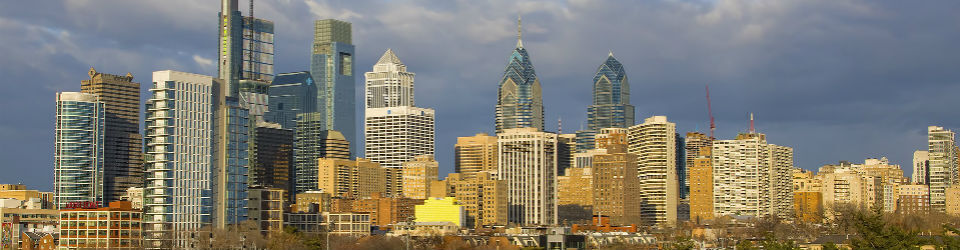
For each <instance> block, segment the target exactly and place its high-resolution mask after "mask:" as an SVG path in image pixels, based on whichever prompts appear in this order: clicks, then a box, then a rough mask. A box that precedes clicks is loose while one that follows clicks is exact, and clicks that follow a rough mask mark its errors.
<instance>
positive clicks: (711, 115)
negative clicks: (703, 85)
mask: <svg viewBox="0 0 960 250" xmlns="http://www.w3.org/2000/svg"><path fill="white" fill-rule="evenodd" d="M707 114H708V115H710V139H716V137H713V131H714V130H717V124H716V123H714V121H713V108H712V107H710V84H707Z"/></svg>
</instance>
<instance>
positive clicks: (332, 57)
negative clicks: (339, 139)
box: [310, 19, 357, 157]
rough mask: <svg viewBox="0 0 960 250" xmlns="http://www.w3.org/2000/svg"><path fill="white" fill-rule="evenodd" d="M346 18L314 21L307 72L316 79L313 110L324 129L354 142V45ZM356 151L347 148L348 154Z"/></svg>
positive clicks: (351, 154)
mask: <svg viewBox="0 0 960 250" xmlns="http://www.w3.org/2000/svg"><path fill="white" fill-rule="evenodd" d="M351 26H352V25H351V24H350V23H349V22H345V21H340V20H334V19H324V20H317V21H316V22H315V23H314V37H313V53H312V55H311V58H310V75H311V76H313V80H314V81H316V85H317V86H316V87H317V110H316V111H317V112H319V113H321V115H322V116H323V120H324V125H325V126H326V127H327V130H337V131H340V132H342V133H343V136H344V137H346V138H347V141H349V142H351V143H357V141H356V136H357V122H356V120H357V111H356V110H355V109H356V106H357V104H356V103H357V101H356V97H355V93H356V82H355V80H354V71H353V55H354V47H353V42H352V30H351V29H352V28H351ZM354 155H356V154H355V153H354V150H353V149H352V148H351V149H350V156H351V157H353V156H354Z"/></svg>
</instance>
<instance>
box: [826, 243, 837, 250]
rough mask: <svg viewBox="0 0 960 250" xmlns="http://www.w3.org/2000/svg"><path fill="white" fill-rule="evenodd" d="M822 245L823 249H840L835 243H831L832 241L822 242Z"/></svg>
mask: <svg viewBox="0 0 960 250" xmlns="http://www.w3.org/2000/svg"><path fill="white" fill-rule="evenodd" d="M822 247H823V248H822V249H823V250H840V248H839V247H837V244H833V242H827V243H823V246H822Z"/></svg>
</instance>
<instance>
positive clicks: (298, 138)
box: [293, 112, 350, 193]
mask: <svg viewBox="0 0 960 250" xmlns="http://www.w3.org/2000/svg"><path fill="white" fill-rule="evenodd" d="M297 117H298V118H297V128H296V130H295V136H294V140H293V157H294V162H293V164H294V180H295V182H296V184H295V185H296V189H295V192H296V193H303V192H306V191H311V190H317V189H316V188H317V174H316V173H317V159H320V158H328V159H343V160H349V159H350V142H349V141H347V139H346V137H345V136H344V135H343V133H340V132H339V131H336V130H326V127H325V126H324V125H323V115H322V114H321V113H317V112H315V113H303V114H299V115H297Z"/></svg>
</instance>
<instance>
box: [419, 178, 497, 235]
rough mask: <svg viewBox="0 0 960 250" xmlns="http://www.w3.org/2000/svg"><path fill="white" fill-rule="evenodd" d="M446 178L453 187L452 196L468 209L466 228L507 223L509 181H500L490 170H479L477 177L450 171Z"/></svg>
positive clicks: (451, 188) (450, 187)
mask: <svg viewBox="0 0 960 250" xmlns="http://www.w3.org/2000/svg"><path fill="white" fill-rule="evenodd" d="M445 181H446V182H447V183H448V185H449V189H450V190H452V191H450V192H449V193H452V194H450V195H452V196H453V197H456V198H457V201H458V202H459V204H460V205H462V206H463V208H464V211H465V212H466V224H465V225H464V226H465V227H469V228H481V227H490V226H502V225H507V211H508V210H507V182H506V181H504V180H498V179H497V178H496V177H495V175H494V174H493V173H489V172H479V173H477V174H475V175H474V176H473V177H466V176H464V175H462V174H450V175H449V176H447V179H446V180H445ZM434 197H437V196H434Z"/></svg>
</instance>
